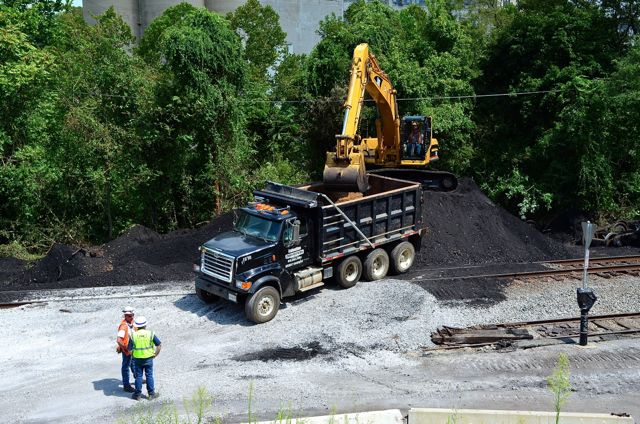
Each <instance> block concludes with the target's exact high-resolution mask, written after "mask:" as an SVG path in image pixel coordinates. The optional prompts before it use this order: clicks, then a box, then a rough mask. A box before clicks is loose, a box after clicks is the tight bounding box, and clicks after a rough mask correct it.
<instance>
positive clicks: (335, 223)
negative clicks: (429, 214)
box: [299, 174, 424, 262]
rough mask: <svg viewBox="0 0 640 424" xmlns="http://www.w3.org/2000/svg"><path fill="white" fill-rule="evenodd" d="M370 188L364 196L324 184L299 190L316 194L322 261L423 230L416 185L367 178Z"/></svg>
mask: <svg viewBox="0 0 640 424" xmlns="http://www.w3.org/2000/svg"><path fill="white" fill-rule="evenodd" d="M369 184H370V188H369V190H368V191H367V192H366V193H364V194H362V193H340V192H335V191H329V190H327V189H326V188H325V186H324V185H323V184H311V185H307V186H302V187H299V188H300V189H303V190H306V191H310V192H313V193H318V194H319V196H318V198H317V199H318V207H319V209H320V211H319V225H322V228H321V230H320V231H319V237H318V240H317V243H318V249H317V252H319V259H320V260H321V261H323V262H325V261H329V260H332V259H336V258H338V257H341V256H344V255H349V254H351V253H354V252H357V251H358V250H365V249H367V248H371V247H372V246H371V244H373V246H378V245H382V244H385V243H388V242H392V241H395V240H399V239H402V238H404V237H409V236H411V235H414V234H418V233H420V231H421V230H422V229H423V228H424V219H423V216H422V189H421V187H420V185H419V184H418V183H415V182H411V181H404V180H397V179H394V178H388V177H382V176H378V175H373V174H370V175H369ZM323 195H324V196H323ZM325 196H326V197H325ZM332 202H333V203H332ZM343 214H344V215H343ZM352 223H353V224H355V225H356V226H357V227H358V229H359V230H360V233H361V234H360V233H359V232H358V231H357V230H356V229H355V228H354V227H353V225H352ZM363 236H364V237H363ZM365 238H366V239H365ZM367 239H368V241H367ZM370 243H371V244H370Z"/></svg>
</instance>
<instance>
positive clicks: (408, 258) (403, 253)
mask: <svg viewBox="0 0 640 424" xmlns="http://www.w3.org/2000/svg"><path fill="white" fill-rule="evenodd" d="M415 258H416V249H415V247H413V244H411V243H409V242H408V241H403V242H402V243H400V244H398V245H397V246H396V247H394V248H393V250H391V269H392V271H393V272H394V274H403V273H405V272H407V270H409V268H411V265H413V261H414V260H415Z"/></svg>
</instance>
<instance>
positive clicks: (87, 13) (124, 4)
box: [82, 0, 205, 40]
mask: <svg viewBox="0 0 640 424" xmlns="http://www.w3.org/2000/svg"><path fill="white" fill-rule="evenodd" d="M181 2H186V3H191V4H192V5H194V6H195V7H204V6H205V0H181V1H180V0H83V2H82V10H83V14H84V19H85V21H87V22H89V23H90V24H94V23H95V22H96V21H95V19H93V16H95V15H100V14H102V13H104V12H105V11H106V10H107V9H108V8H109V7H111V6H113V7H114V9H115V10H116V13H118V14H119V15H120V16H122V19H123V20H124V21H125V22H126V23H127V24H128V25H129V27H131V31H132V32H133V35H135V36H136V38H137V39H138V40H139V39H140V38H141V37H142V34H143V33H144V30H145V28H147V26H149V24H150V23H151V22H152V21H153V20H154V19H155V18H157V17H158V16H160V15H162V12H164V11H165V9H167V8H168V7H171V6H175V5H177V4H179V3H181Z"/></svg>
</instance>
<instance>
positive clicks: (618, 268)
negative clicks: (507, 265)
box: [414, 263, 640, 281]
mask: <svg viewBox="0 0 640 424" xmlns="http://www.w3.org/2000/svg"><path fill="white" fill-rule="evenodd" d="M622 271H640V263H637V264H624V265H609V266H599V267H589V268H588V269H587V273H589V274H598V273H601V272H622ZM578 272H582V269H580V268H570V269H546V270H539V271H518V272H505V273H496V274H476V275H463V276H446V277H435V278H416V279H414V281H415V280H418V279H419V280H420V281H443V280H468V279H472V278H498V279H499V278H531V277H550V276H555V275H571V274H573V273H578Z"/></svg>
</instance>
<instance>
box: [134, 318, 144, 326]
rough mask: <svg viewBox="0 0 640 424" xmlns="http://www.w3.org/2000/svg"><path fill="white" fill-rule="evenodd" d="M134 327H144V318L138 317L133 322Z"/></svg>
mask: <svg viewBox="0 0 640 424" xmlns="http://www.w3.org/2000/svg"><path fill="white" fill-rule="evenodd" d="M133 325H134V327H146V325H147V319H146V318H145V317H138V318H136V320H135V321H134V322H133Z"/></svg>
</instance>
